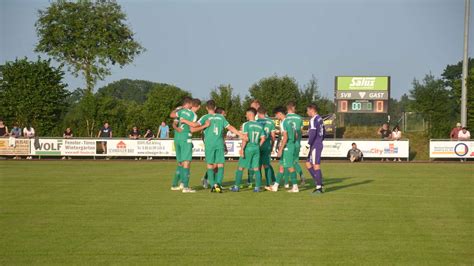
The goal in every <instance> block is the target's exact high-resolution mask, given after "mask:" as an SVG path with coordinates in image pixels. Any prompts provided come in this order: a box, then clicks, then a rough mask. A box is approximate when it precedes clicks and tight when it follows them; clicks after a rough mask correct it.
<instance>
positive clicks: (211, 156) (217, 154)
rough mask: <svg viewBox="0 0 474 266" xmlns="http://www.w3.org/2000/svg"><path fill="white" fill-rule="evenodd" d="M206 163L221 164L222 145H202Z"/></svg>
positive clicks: (222, 161)
mask: <svg viewBox="0 0 474 266" xmlns="http://www.w3.org/2000/svg"><path fill="white" fill-rule="evenodd" d="M204 153H205V155H206V163H207V164H223V163H224V162H225V156H224V147H204Z"/></svg>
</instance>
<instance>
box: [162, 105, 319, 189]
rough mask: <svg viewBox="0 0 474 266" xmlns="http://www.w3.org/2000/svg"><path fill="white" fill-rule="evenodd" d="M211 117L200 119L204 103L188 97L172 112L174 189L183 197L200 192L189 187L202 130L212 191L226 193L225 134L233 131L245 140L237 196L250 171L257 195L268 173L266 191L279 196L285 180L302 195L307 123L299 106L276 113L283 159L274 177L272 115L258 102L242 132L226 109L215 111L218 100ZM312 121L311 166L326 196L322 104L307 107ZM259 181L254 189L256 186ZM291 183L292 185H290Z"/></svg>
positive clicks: (249, 183)
mask: <svg viewBox="0 0 474 266" xmlns="http://www.w3.org/2000/svg"><path fill="white" fill-rule="evenodd" d="M205 106H206V110H207V114H206V115H204V116H202V117H201V118H200V119H198V118H197V115H196V112H197V111H198V110H199V108H200V107H201V101H200V100H199V99H192V98H190V97H185V98H184V100H183V104H182V106H180V107H178V108H176V109H175V110H173V111H172V112H171V114H170V117H171V118H173V119H175V122H174V123H173V128H174V130H175V135H174V145H175V151H176V160H177V162H178V165H177V168H176V172H175V175H174V178H173V181H172V186H171V190H181V191H182V192H183V193H194V192H196V191H195V190H193V189H192V188H190V187H189V176H190V166H191V160H192V150H193V144H192V134H193V133H194V132H201V131H202V132H203V140H204V149H205V158H206V163H207V171H206V175H205V176H206V178H207V181H206V184H205V185H206V187H207V184H208V185H209V186H210V188H211V192H222V191H223V186H222V185H223V184H222V182H223V179H224V163H225V152H226V146H225V141H224V136H225V134H224V131H225V130H229V131H231V132H232V133H234V134H236V135H237V136H239V138H240V139H241V140H242V146H241V149H240V158H239V162H238V168H237V171H236V173H235V183H234V185H233V186H232V187H231V188H230V191H232V192H239V191H240V189H242V188H243V185H242V176H243V174H244V172H245V170H247V173H248V178H247V186H248V187H249V188H253V191H254V192H261V191H262V173H264V174H265V186H264V189H265V190H268V191H272V192H277V191H278V188H279V187H280V185H282V184H283V182H284V187H285V188H288V189H289V190H287V191H288V192H293V193H294V192H299V187H298V180H297V175H299V176H300V179H301V183H300V184H301V185H304V184H305V179H304V176H303V170H302V169H301V166H300V164H299V153H300V149H301V137H302V127H303V120H302V118H301V116H299V115H298V114H296V113H295V110H296V104H295V103H294V102H289V103H288V104H287V105H286V108H285V107H277V108H275V110H274V111H273V113H274V115H275V117H276V118H277V119H278V120H279V122H280V133H279V140H278V141H277V144H276V151H277V152H278V155H277V157H278V158H280V163H279V168H278V172H277V174H276V176H275V173H274V170H273V167H272V165H271V154H272V150H273V147H274V145H275V142H276V127H275V123H274V122H273V120H272V119H270V118H269V117H268V116H267V111H266V109H265V108H264V107H262V106H260V102H259V101H257V100H254V101H253V102H252V103H251V105H250V108H248V109H247V110H246V112H245V117H246V120H247V121H246V122H245V123H243V124H242V126H241V127H240V130H237V129H236V128H235V127H233V126H232V125H230V124H229V122H228V121H227V120H226V118H225V110H223V109H222V108H219V107H216V104H215V102H214V101H213V100H209V101H207V102H206V105H205ZM306 111H307V114H308V116H310V117H311V120H310V125H309V132H308V135H309V139H308V144H307V148H308V149H309V155H308V160H307V162H306V168H307V169H308V172H309V173H310V174H311V176H312V177H313V179H314V182H315V185H316V187H315V189H314V191H313V193H316V194H319V193H322V192H323V183H322V173H321V169H320V162H321V152H322V149H323V140H324V125H323V120H322V118H321V116H319V114H318V110H317V106H316V105H315V104H310V105H308V106H307V108H306ZM254 177H255V186H254V185H253V182H254ZM289 180H291V183H292V187H291V188H290V186H289Z"/></svg>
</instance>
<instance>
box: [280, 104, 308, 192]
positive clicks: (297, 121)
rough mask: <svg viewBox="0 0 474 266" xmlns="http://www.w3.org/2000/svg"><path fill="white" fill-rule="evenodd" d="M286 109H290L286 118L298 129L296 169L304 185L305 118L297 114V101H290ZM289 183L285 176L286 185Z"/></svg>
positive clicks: (295, 154)
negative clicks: (302, 157) (303, 138)
mask: <svg viewBox="0 0 474 266" xmlns="http://www.w3.org/2000/svg"><path fill="white" fill-rule="evenodd" d="M286 110H287V111H288V114H287V115H286V119H288V120H289V121H290V122H291V123H294V126H295V129H296V134H297V138H296V141H295V153H294V156H295V170H296V172H297V173H298V174H299V176H300V179H301V185H302V186H304V184H305V180H304V176H303V169H301V166H300V150H301V138H302V136H303V131H302V128H303V119H302V118H301V116H300V115H298V114H296V103H295V102H289V103H288V104H287V105H286ZM286 184H288V179H287V178H285V185H286Z"/></svg>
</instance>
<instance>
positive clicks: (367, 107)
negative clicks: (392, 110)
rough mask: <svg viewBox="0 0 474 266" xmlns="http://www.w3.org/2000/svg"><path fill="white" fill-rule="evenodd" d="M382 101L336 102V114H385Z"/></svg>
mask: <svg viewBox="0 0 474 266" xmlns="http://www.w3.org/2000/svg"><path fill="white" fill-rule="evenodd" d="M387 107H388V106H387V104H386V101H384V100H378V101H373V100H338V101H337V112H338V113H386V112H387V111H388V108H387Z"/></svg>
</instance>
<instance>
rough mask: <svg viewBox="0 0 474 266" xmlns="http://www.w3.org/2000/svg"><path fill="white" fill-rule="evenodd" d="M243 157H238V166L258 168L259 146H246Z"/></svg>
mask: <svg viewBox="0 0 474 266" xmlns="http://www.w3.org/2000/svg"><path fill="white" fill-rule="evenodd" d="M244 155H245V157H244V158H242V157H240V159H239V167H241V168H246V169H253V168H259V166H260V148H259V147H246V148H245V152H244Z"/></svg>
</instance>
